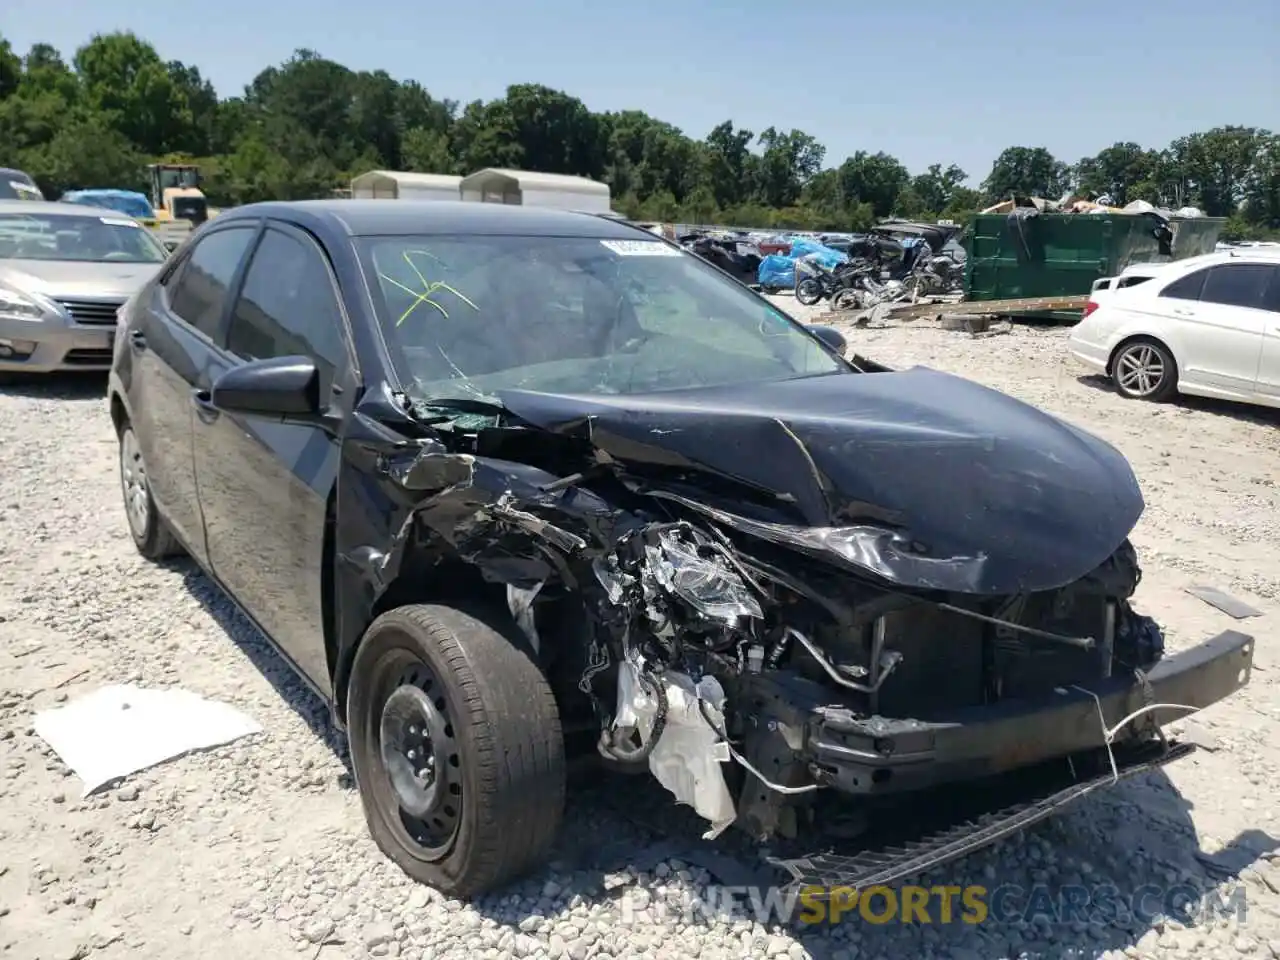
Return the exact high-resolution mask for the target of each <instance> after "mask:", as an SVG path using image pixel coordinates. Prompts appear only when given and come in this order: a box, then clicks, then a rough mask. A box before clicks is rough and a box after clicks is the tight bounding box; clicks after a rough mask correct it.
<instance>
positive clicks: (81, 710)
mask: <svg viewBox="0 0 1280 960" xmlns="http://www.w3.org/2000/svg"><path fill="white" fill-rule="evenodd" d="M35 731H36V733H37V734H39V735H40V737H41V738H42V739H43V740H44V741H45V743H47V744H49V746H50V747H52V748H53V750H54V752H55V753H57V754H58V756H59V757H61V758H62V762H63V763H65V764H66V765H67V766H68V767H70V768H71V769H72V770H73V771H74V772H75V774H76V776H78V777H79V778H80V779H81V780H82V781H84V792H83V793H82V794H81V796H86V797H87V796H88V795H89V794H91V793H93V791H95V790H97V789H98V788H99V787H101V786H103V785H104V784H107V783H110V782H111V781H112V780H116V779H119V778H120V777H125V776H128V775H129V774H131V773H137V772H138V771H139V770H145V769H147V768H148V767H154V766H155V765H156V764H158V763H164V762H165V761H166V760H172V759H173V758H175V757H179V756H182V754H184V753H189V752H191V751H192V750H205V749H208V748H209V747H216V746H221V745H222V744H224V743H230V742H231V741H232V740H238V739H240V738H241V737H244V736H247V735H248V734H251V733H260V732H261V731H262V727H261V726H260V725H259V724H258V723H257V721H255V720H254V719H252V718H251V717H248V716H246V715H245V714H243V713H241V712H240V711H239V710H236V709H235V708H234V707H229V706H227V705H226V704H224V703H216V702H214V701H212V700H205V699H204V698H203V697H199V696H196V695H195V694H194V693H190V692H188V691H186V690H145V689H143V688H141V687H133V686H107V687H101V688H100V689H98V690H95V691H94V692H93V693H90V694H87V695H85V696H83V697H80V698H78V699H76V700H73V701H71V702H70V703H68V704H67V705H66V706H64V707H59V708H57V709H55V710H45V711H43V712H41V713H38V714H36V717H35Z"/></svg>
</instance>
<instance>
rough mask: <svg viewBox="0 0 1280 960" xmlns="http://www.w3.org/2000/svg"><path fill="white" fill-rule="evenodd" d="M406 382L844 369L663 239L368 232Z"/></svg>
mask: <svg viewBox="0 0 1280 960" xmlns="http://www.w3.org/2000/svg"><path fill="white" fill-rule="evenodd" d="M364 255H365V260H366V264H367V266H368V268H369V269H370V271H371V272H372V273H373V275H374V277H375V278H376V287H377V289H378V290H379V291H380V293H381V297H382V303H380V304H379V308H380V310H381V313H382V319H383V326H384V329H385V330H386V331H387V337H388V340H389V341H390V342H391V343H392V344H393V345H394V347H398V351H395V350H394V349H393V353H394V352H398V353H399V354H400V356H399V357H398V358H397V360H398V362H399V363H401V364H402V365H403V367H404V370H403V371H402V373H403V374H404V380H405V382H406V384H412V385H416V387H417V390H418V391H419V395H420V396H421V397H423V398H426V397H430V398H433V399H443V398H449V399H475V400H482V401H493V402H496V396H495V394H496V392H497V391H499V390H510V389H523V390H537V391H543V392H549V393H580V394H634V393H650V392H660V391H668V390H681V389H687V388H693V387H708V386H716V385H723V384H730V383H746V382H753V381H761V380H782V379H790V378H795V377H805V376H813V375H818V374H829V373H835V372H838V371H841V370H843V369H845V368H844V367H843V366H842V365H841V364H840V363H839V362H838V361H837V360H836V359H834V358H833V357H832V356H831V354H829V353H828V352H827V351H826V350H824V349H823V347H822V346H821V345H819V344H818V343H817V342H815V341H814V340H813V339H812V338H811V337H810V336H808V335H807V334H806V333H804V332H803V331H802V330H801V329H799V328H797V327H796V326H795V325H794V324H792V323H791V322H790V321H789V320H788V319H787V318H786V317H784V316H783V315H782V314H781V313H780V312H779V311H778V310H776V309H775V308H773V307H772V306H770V305H769V304H768V303H767V302H764V301H762V300H760V299H758V298H756V297H755V296H753V295H751V294H750V293H749V292H748V291H747V290H745V289H744V288H743V287H742V286H741V285H739V284H737V283H735V282H734V281H732V280H730V279H728V278H726V277H723V276H721V275H720V274H719V273H717V272H716V271H715V270H714V269H713V268H711V267H707V266H705V265H703V264H701V263H699V262H698V261H696V260H694V259H693V258H692V257H689V256H686V255H683V254H681V253H679V252H678V251H676V250H674V249H673V248H671V247H669V246H667V245H666V244H663V243H661V242H659V241H651V240H626V241H617V240H599V239H593V238H576V237H511V236H498V237H494V236H475V237H396V238H377V239H372V240H367V241H365V248H364Z"/></svg>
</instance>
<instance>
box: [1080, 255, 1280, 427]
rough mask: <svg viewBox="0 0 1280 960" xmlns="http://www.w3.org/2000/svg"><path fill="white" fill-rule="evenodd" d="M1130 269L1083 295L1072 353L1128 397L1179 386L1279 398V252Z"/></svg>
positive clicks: (1270, 403)
mask: <svg viewBox="0 0 1280 960" xmlns="http://www.w3.org/2000/svg"><path fill="white" fill-rule="evenodd" d="M1130 270H1131V271H1133V272H1132V273H1130V272H1129V271H1126V272H1125V274H1121V277H1120V278H1118V280H1117V282H1116V285H1115V287H1114V288H1107V289H1102V290H1094V291H1093V292H1092V293H1091V294H1090V298H1089V302H1088V303H1087V304H1086V306H1085V309H1084V315H1083V318H1082V319H1081V321H1080V323H1078V324H1077V325H1076V326H1075V327H1074V328H1073V329H1072V331H1071V338H1070V341H1069V349H1070V352H1071V355H1072V356H1073V357H1075V358H1076V359H1077V360H1078V361H1080V362H1081V363H1083V364H1084V365H1085V366H1087V367H1090V368H1091V369H1093V370H1097V371H1099V372H1102V373H1105V374H1106V375H1107V376H1108V377H1110V378H1111V381H1112V383H1114V384H1115V388H1116V391H1117V392H1118V393H1119V394H1120V395H1121V396H1123V397H1128V398H1130V399H1135V400H1168V399H1170V398H1171V397H1173V396H1174V395H1176V394H1179V393H1185V394H1191V395H1195V396H1201V397H1220V398H1223V399H1227V400H1238V401H1241V402H1244V403H1254V404H1260V405H1262V406H1267V407H1280V251H1275V250H1270V251H1269V250H1266V249H1265V248H1258V249H1252V250H1233V251H1227V252H1221V253H1211V254H1207V255H1205V256H1200V257H1189V258H1188V259H1186V260H1175V261H1173V262H1171V263H1166V264H1163V265H1158V266H1155V265H1147V266H1143V267H1132V268H1130ZM1126 275H1127V276H1129V277H1130V278H1132V279H1131V282H1130V283H1129V284H1127V285H1125V284H1123V280H1124V279H1125V277H1126ZM1099 282H1101V281H1099Z"/></svg>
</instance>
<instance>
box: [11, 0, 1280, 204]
mask: <svg viewBox="0 0 1280 960" xmlns="http://www.w3.org/2000/svg"><path fill="white" fill-rule="evenodd" d="M2 2H3V6H4V8H5V11H4V16H3V17H0V32H3V34H4V36H5V37H7V38H8V39H9V40H10V42H11V43H12V44H13V45H14V47H15V48H16V49H17V50H18V51H19V52H25V50H26V49H27V48H28V47H29V46H30V45H31V44H32V43H33V42H36V41H45V42H48V43H52V44H53V45H54V46H56V47H58V48H59V49H60V50H62V51H63V53H64V55H66V56H68V57H69V56H70V54H71V53H72V52H73V51H74V49H75V48H76V47H77V46H78V45H80V44H81V43H83V42H84V41H85V40H86V39H87V38H88V37H89V35H91V34H92V33H95V32H109V31H113V30H122V29H129V30H133V31H135V32H136V33H138V34H140V35H142V36H143V37H145V38H146V39H148V40H150V41H151V42H152V43H154V44H155V45H156V47H157V48H158V49H159V51H160V54H161V56H163V57H165V58H166V59H179V60H184V61H187V62H189V63H195V64H197V65H198V66H199V67H200V69H201V71H202V72H203V73H204V74H205V75H206V76H207V77H209V79H211V80H212V81H213V83H214V85H215V86H216V87H217V88H218V92H219V93H220V94H222V95H224V96H226V95H231V94H238V93H239V92H240V91H241V90H242V88H243V87H244V85H245V84H246V83H248V81H249V80H250V79H252V77H253V76H254V75H255V74H256V73H257V72H258V71H259V70H261V69H262V68H263V67H265V66H267V65H269V64H274V63H278V62H280V61H281V60H283V59H285V58H287V57H288V56H289V54H290V53H291V52H292V51H293V50H294V49H296V48H299V47H309V48H312V49H314V50H317V51H319V52H320V53H321V54H323V55H324V56H327V57H330V58H332V59H334V60H337V61H339V62H341V63H344V64H346V65H347V66H349V67H352V68H356V69H376V68H383V69H385V70H387V71H388V72H389V73H390V74H392V75H393V76H395V77H397V78H402V79H403V78H413V79H415V80H418V81H419V82H421V83H422V84H423V85H424V86H425V87H427V89H428V90H430V91H431V93H432V94H433V95H435V96H438V97H442V98H450V99H455V100H459V101H462V102H464V103H465V102H466V101H469V100H474V99H477V98H481V99H490V98H492V97H495V96H500V95H501V94H502V91H503V89H504V88H505V87H506V86H507V84H510V83H520V82H536V83H544V84H546V85H548V86H552V87H557V88H560V89H563V90H566V91H568V92H569V93H571V94H573V95H575V96H577V97H580V98H581V99H582V100H583V101H585V102H586V104H587V105H588V106H589V107H591V108H592V109H595V110H610V109H623V108H636V109H641V110H644V111H646V112H648V113H650V114H652V115H653V116H656V117H659V118H661V119H663V120H666V121H668V122H670V123H673V124H675V125H676V126H678V127H680V128H681V129H683V130H684V131H685V132H686V133H687V134H689V135H691V136H695V137H702V136H705V135H706V133H707V132H708V131H709V130H710V129H711V128H712V127H713V126H715V125H716V124H717V123H719V122H721V121H722V120H725V119H732V120H733V121H734V123H735V124H737V125H739V126H746V127H747V128H749V129H751V130H754V131H756V132H759V131H760V130H763V129H764V128H765V127H768V126H770V125H773V126H778V127H781V128H784V129H790V128H792V127H796V128H799V129H801V130H804V131H806V132H808V133H811V134H813V135H814V136H816V137H817V138H818V139H819V140H820V141H821V142H822V143H823V144H824V145H825V146H826V148H827V164H828V165H836V164H839V163H840V161H841V160H843V159H844V157H846V156H848V155H849V154H851V153H853V152H854V151H855V150H859V149H867V150H871V151H873V152H874V151H876V150H885V151H888V152H889V153H892V154H894V155H895V156H897V157H898V158H899V159H900V160H902V161H903V162H904V163H905V164H906V165H907V166H908V167H909V168H911V170H912V172H918V171H920V170H922V169H923V168H925V167H926V166H927V165H928V164H930V163H939V162H940V163H944V164H945V163H958V164H959V165H960V166H961V167H963V168H964V169H965V170H966V171H967V172H968V173H969V174H970V177H971V179H972V180H974V181H978V180H981V179H982V178H983V177H984V176H985V175H986V173H987V172H988V170H989V169H990V166H991V162H992V161H993V160H994V159H995V157H996V155H997V154H998V153H999V151H1000V150H1001V149H1002V148H1003V147H1005V146H1009V145H1015V144H1017V145H1023V146H1045V147H1048V148H1049V150H1050V151H1051V152H1052V153H1053V154H1054V155H1055V156H1057V157H1058V158H1059V159H1061V160H1065V161H1067V162H1074V161H1075V160H1078V159H1079V158H1080V157H1082V156H1086V155H1090V154H1093V153H1096V152H1097V151H1098V150H1100V149H1101V148H1103V147H1105V146H1108V145H1109V144H1111V143H1113V142H1115V141H1117V140H1136V141H1138V142H1139V143H1142V144H1143V145H1145V146H1154V147H1163V146H1165V145H1166V144H1167V143H1168V142H1169V141H1170V140H1171V139H1172V138H1174V137H1176V136H1180V135H1182V134H1185V133H1190V132H1193V131H1196V130H1204V129H1207V128H1209V127H1213V126H1218V125H1222V124H1244V125H1248V126H1263V127H1268V128H1270V129H1273V130H1280V66H1278V64H1280V56H1277V52H1276V51H1277V50H1278V49H1280V3H1277V2H1275V0H1214V2H1211V3H1206V2H1205V0H1162V2H1161V0H1109V2H1104V0H1069V2H1067V3H1065V4H1050V5H1046V4H1043V3H1035V2H1026V0H967V2H966V0H951V2H940V0H888V2H877V0H861V2H841V0H835V2H833V3H830V4H823V3H780V2H779V3H766V2H764V0H751V2H747V0H739V2H737V3H732V2H728V0H685V2H678V0H647V2H644V3H632V2H621V0H617V2H613V3H610V2H603V3H594V4H592V3H570V2H566V0H523V2H522V0H486V2H480V3H457V2H435V3H424V2H421V0H419V2H417V3H414V2H409V0H379V2H376V3H367V4H362V3H352V2H350V0H305V2H303V0H214V2H211V3H208V4H190V3H184V2H182V0H92V2H90V0H78V2H77V0H2Z"/></svg>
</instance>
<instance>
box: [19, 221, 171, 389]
mask: <svg viewBox="0 0 1280 960" xmlns="http://www.w3.org/2000/svg"><path fill="white" fill-rule="evenodd" d="M166 256H167V253H166V251H165V249H164V247H162V246H161V245H160V244H159V243H158V242H156V240H155V238H154V237H153V236H152V235H151V234H150V233H149V232H148V231H147V230H146V229H144V228H143V227H141V226H140V225H139V224H138V223H137V222H136V221H134V220H132V219H130V218H128V217H122V216H121V215H120V214H119V213H117V212H116V211H114V210H105V209H96V208H93V207H85V206H82V205H80V204H69V203H45V202H41V203H39V204H34V203H31V202H29V201H25V200H0V372H4V371H8V372H26V373H49V372H52V371H57V370H106V369H108V368H109V367H110V366H111V348H112V342H113V340H114V337H115V329H116V313H117V311H118V310H119V309H120V307H121V306H122V305H123V304H124V302H125V300H127V299H128V298H129V297H130V296H132V295H133V294H134V293H135V292H136V291H137V290H138V289H139V288H140V287H141V286H142V285H143V284H144V283H146V282H147V280H149V279H150V278H151V277H152V276H153V275H154V274H155V272H156V271H157V270H158V269H159V268H160V265H161V264H163V263H164V261H165V258H166Z"/></svg>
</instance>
